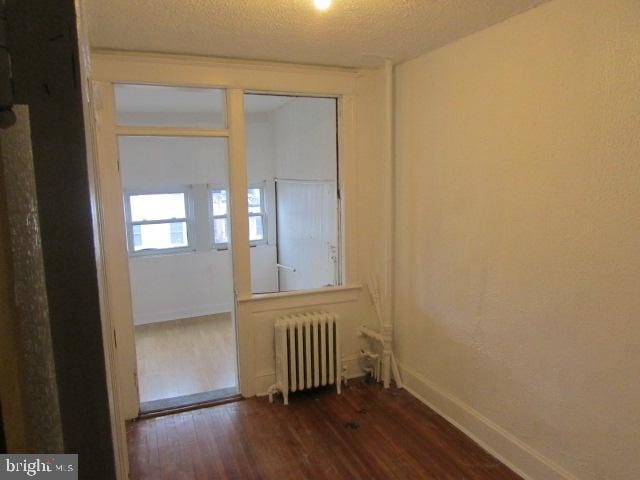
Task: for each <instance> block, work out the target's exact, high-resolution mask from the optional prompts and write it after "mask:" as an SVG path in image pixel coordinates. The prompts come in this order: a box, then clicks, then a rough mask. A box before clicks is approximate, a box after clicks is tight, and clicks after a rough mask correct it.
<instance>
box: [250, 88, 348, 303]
mask: <svg viewBox="0 0 640 480" xmlns="http://www.w3.org/2000/svg"><path fill="white" fill-rule="evenodd" d="M244 107H245V119H246V132H247V143H246V151H247V176H248V189H249V190H248V192H249V196H248V200H249V235H250V240H251V244H252V245H254V246H255V247H256V248H252V249H251V288H252V292H253V293H265V292H285V291H295V290H308V289H315V288H321V287H327V286H335V285H339V284H340V262H339V258H340V249H339V238H338V235H339V228H338V219H339V215H338V207H339V202H338V144H337V120H338V118H337V100H336V99H335V98H318V97H314V98H310V97H300V96H284V95H263V94H246V95H245V96H244ZM256 185H261V186H262V188H256V187H255V186H256ZM265 205H266V206H267V207H271V208H270V209H269V215H265Z"/></svg>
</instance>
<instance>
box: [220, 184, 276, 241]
mask: <svg viewBox="0 0 640 480" xmlns="http://www.w3.org/2000/svg"><path fill="white" fill-rule="evenodd" d="M210 199H211V218H212V234H213V244H214V246H215V247H216V248H222V249H223V248H227V246H228V244H229V202H228V193H227V190H226V189H224V188H212V189H211V190H210ZM247 202H248V206H249V210H248V215H249V243H250V244H251V245H252V246H255V245H258V244H261V243H266V242H267V234H266V233H267V232H266V225H267V218H266V217H267V214H266V211H265V208H264V188H263V187H262V186H256V187H250V188H249V189H248V190H247Z"/></svg>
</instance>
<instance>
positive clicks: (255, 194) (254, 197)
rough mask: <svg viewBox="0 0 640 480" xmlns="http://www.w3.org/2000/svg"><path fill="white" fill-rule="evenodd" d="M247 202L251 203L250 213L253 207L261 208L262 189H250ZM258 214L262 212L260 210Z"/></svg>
mask: <svg viewBox="0 0 640 480" xmlns="http://www.w3.org/2000/svg"><path fill="white" fill-rule="evenodd" d="M247 201H248V203H249V212H251V207H259V206H260V189H259V188H250V189H248V190H247ZM258 212H260V210H258Z"/></svg>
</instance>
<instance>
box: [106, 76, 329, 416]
mask: <svg viewBox="0 0 640 480" xmlns="http://www.w3.org/2000/svg"><path fill="white" fill-rule="evenodd" d="M114 95H115V104H116V106H115V108H116V124H117V126H118V128H119V134H118V165H119V173H120V179H121V184H122V197H123V207H124V213H125V214H124V218H125V223H126V227H125V230H126V243H127V253H128V267H129V268H128V270H129V277H130V286H131V306H132V316H133V324H134V330H135V333H134V335H135V351H136V362H137V378H138V392H139V397H140V411H141V413H143V414H148V413H150V412H154V411H162V410H166V409H167V408H176V407H184V406H188V405H193V404H202V403H204V402H210V401H213V400H217V399H221V398H227V397H232V396H235V395H236V394H237V393H238V388H237V359H236V340H235V334H236V328H235V322H234V312H235V309H234V293H233V292H234V282H233V268H232V256H231V251H230V249H231V244H232V242H231V228H230V223H229V216H230V208H229V203H230V198H229V178H228V177H229V176H228V155H227V140H226V139H225V138H215V137H207V136H200V137H199V136H197V135H198V133H199V132H201V129H206V128H225V127H226V105H225V98H224V91H223V90H217V89H204V88H188V87H168V86H156V85H130V84H117V85H114ZM244 116H245V122H246V125H247V127H246V130H247V174H248V185H247V205H248V214H247V216H248V222H249V223H248V226H249V245H250V263H251V289H252V290H251V291H252V293H253V294H264V293H278V292H287V291H297V290H307V289H315V288H322V287H330V286H336V285H339V284H340V272H339V261H338V257H339V248H338V221H337V219H338V217H339V211H338V203H337V195H338V192H337V185H338V181H337V174H338V169H337V165H338V164H337V155H338V145H337V99H336V98H319V97H302V96H284V95H267V94H257V93H247V94H245V98H244ZM140 127H148V128H149V127H163V128H181V129H182V130H183V132H182V136H178V135H176V136H152V135H147V134H145V133H148V132H141V131H139V130H137V128H140ZM127 128H130V130H129V132H128V134H127Z"/></svg>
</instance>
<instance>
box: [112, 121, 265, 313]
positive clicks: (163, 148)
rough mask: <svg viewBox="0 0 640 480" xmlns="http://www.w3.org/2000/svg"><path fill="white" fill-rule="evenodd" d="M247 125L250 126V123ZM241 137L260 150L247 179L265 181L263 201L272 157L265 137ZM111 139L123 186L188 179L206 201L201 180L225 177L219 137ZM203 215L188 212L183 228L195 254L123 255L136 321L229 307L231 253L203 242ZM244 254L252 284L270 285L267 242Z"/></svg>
mask: <svg viewBox="0 0 640 480" xmlns="http://www.w3.org/2000/svg"><path fill="white" fill-rule="evenodd" d="M249 123H250V124H251V125H253V121H252V122H249ZM252 130H255V129H252ZM257 130H259V128H258V129H257ZM248 142H249V145H248V149H249V150H252V151H258V152H261V155H263V156H264V155H266V158H267V161H261V162H257V163H258V164H259V167H258V168H256V169H255V170H254V171H255V176H251V177H250V183H256V184H258V183H261V182H263V181H265V182H266V183H265V187H266V190H267V203H268V204H272V203H273V202H274V200H273V180H272V179H273V172H272V171H271V172H269V170H272V169H273V161H272V155H271V154H270V150H269V148H268V146H269V142H268V138H266V139H265V138H264V135H258V136H256V137H255V138H254V137H253V136H251V135H250V136H249V140H248ZM119 144H120V167H121V177H122V182H123V189H124V190H136V189H154V188H163V187H165V186H167V185H194V186H195V188H194V191H193V192H194V195H201V196H204V197H203V198H202V199H201V201H200V202H199V204H200V205H206V202H207V199H206V191H207V189H206V185H207V184H211V185H219V186H225V185H227V183H228V182H227V180H226V179H227V143H226V139H219V138H217V139H216V138H213V139H212V138H206V139H203V138H195V139H194V138H149V137H121V138H120V143H119ZM263 145H266V149H265V148H264V147H263ZM255 158H256V159H257V158H259V157H257V156H256V157H255ZM260 158H262V157H260ZM269 179H271V180H270V183H269V182H268V180H269ZM207 215H208V211H206V210H202V211H196V217H197V218H199V219H200V221H196V227H197V228H196V231H195V232H190V233H191V234H192V235H193V236H194V237H195V244H196V246H197V251H196V252H192V253H181V254H168V255H148V256H137V257H130V259H129V271H130V276H131V290H132V301H133V312H134V323H135V324H136V325H140V324H144V323H152V322H160V321H166V320H174V319H179V318H189V317H193V316H199V315H208V314H213V313H220V312H228V311H231V310H232V308H233V276H232V264H231V254H230V251H228V250H215V249H211V248H210V247H209V233H208V228H209V222H208V217H207ZM268 218H269V220H270V221H272V219H271V216H269V217H268ZM271 230H275V223H274V225H273V226H272V227H271V228H269V229H268V231H269V232H270V231H271ZM273 238H274V239H275V236H274V237H273ZM251 258H252V263H253V264H255V266H256V267H255V268H253V269H252V277H253V280H254V285H255V288H256V290H257V291H274V290H275V289H276V288H277V277H276V270H275V246H274V245H265V246H259V247H255V248H251Z"/></svg>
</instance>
